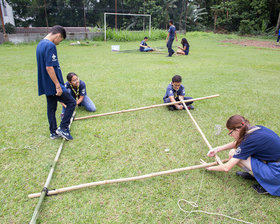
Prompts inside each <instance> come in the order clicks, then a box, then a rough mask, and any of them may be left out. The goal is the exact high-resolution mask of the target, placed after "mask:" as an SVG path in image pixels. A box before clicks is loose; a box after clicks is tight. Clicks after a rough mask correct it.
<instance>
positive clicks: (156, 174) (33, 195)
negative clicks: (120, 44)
mask: <svg viewBox="0 0 280 224" xmlns="http://www.w3.org/2000/svg"><path fill="white" fill-rule="evenodd" d="M226 161H228V159H225V160H223V162H226ZM217 164H218V163H217V162H212V163H206V164H201V165H195V166H189V167H183V168H177V169H173V170H166V171H160V172H156V173H150V174H146V175H142V176H135V177H127V178H120V179H113V180H103V181H96V182H91V183H86V184H80V185H75V186H71V187H64V188H60V189H56V190H52V191H49V192H48V195H54V194H59V193H63V192H69V191H74V190H78V189H83V188H87V187H92V186H99V185H106V184H115V183H122V182H130V181H135V180H143V179H147V178H151V177H156V176H161V175H167V174H173V173H178V172H182V171H186V170H195V169H200V168H206V167H210V166H215V165H217ZM40 195H41V193H34V194H29V195H28V197H29V198H36V197H40Z"/></svg>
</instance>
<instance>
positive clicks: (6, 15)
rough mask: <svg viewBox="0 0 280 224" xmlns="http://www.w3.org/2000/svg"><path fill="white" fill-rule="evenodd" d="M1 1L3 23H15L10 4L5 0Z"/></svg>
mask: <svg viewBox="0 0 280 224" xmlns="http://www.w3.org/2000/svg"><path fill="white" fill-rule="evenodd" d="M3 3H4V4H2V1H0V4H1V8H2V15H3V19H4V23H5V24H6V23H11V24H13V25H15V20H14V15H13V8H12V7H11V6H9V5H8V3H7V2H6V1H5V0H3Z"/></svg>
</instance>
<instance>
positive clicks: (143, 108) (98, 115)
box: [74, 94, 220, 121]
mask: <svg viewBox="0 0 280 224" xmlns="http://www.w3.org/2000/svg"><path fill="white" fill-rule="evenodd" d="M218 96H220V95H219V94H216V95H212V96H205V97H200V98H195V99H190V100H184V102H186V103H187V102H193V101H198V100H206V99H211V98H214V97H218ZM179 103H181V102H180V101H177V102H172V103H163V104H156V105H152V106H146V107H139V108H133V109H128V110H120V111H115V112H110V113H104V114H95V115H90V116H85V117H77V118H75V119H74V120H75V121H77V120H84V119H88V118H93V117H103V116H108V115H114V114H121V113H126V112H133V111H138V110H146V109H152V108H157V107H163V106H169V105H174V104H179Z"/></svg>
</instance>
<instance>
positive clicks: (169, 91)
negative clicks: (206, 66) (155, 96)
mask: <svg viewBox="0 0 280 224" xmlns="http://www.w3.org/2000/svg"><path fill="white" fill-rule="evenodd" d="M170 96H174V98H175V99H176V98H177V97H178V96H185V87H184V86H183V85H181V86H180V88H179V89H178V90H177V91H176V90H175V89H173V86H172V84H171V83H170V84H169V85H168V86H167V89H166V92H165V95H164V97H163V100H164V99H166V98H168V97H170Z"/></svg>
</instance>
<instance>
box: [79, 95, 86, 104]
mask: <svg viewBox="0 0 280 224" xmlns="http://www.w3.org/2000/svg"><path fill="white" fill-rule="evenodd" d="M84 98H85V96H80V98H79V99H78V100H77V105H78V104H80V103H81V102H83V100H84Z"/></svg>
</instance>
